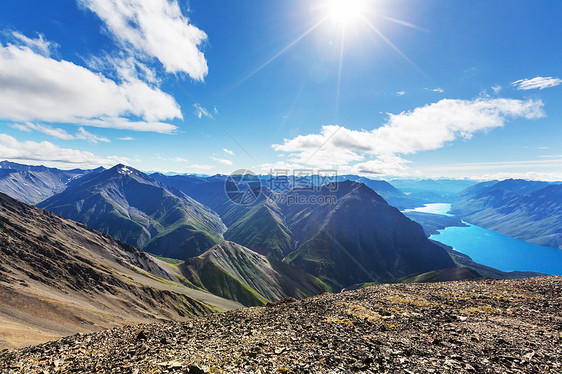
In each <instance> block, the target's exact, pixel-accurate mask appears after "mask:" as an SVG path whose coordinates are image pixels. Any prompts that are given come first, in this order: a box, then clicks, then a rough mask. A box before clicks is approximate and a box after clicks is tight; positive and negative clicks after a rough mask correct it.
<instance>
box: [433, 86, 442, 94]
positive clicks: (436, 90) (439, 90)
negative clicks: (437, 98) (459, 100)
mask: <svg viewBox="0 0 562 374" xmlns="http://www.w3.org/2000/svg"><path fill="white" fill-rule="evenodd" d="M431 91H433V92H437V93H443V92H445V90H444V89H442V88H439V87H437V88H433V89H432V90H431Z"/></svg>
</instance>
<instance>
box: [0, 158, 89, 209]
mask: <svg viewBox="0 0 562 374" xmlns="http://www.w3.org/2000/svg"><path fill="white" fill-rule="evenodd" d="M90 172H91V171H90V170H80V169H74V170H59V169H55V168H48V167H45V166H32V165H22V164H17V163H15V162H9V161H0V192H1V193H5V194H6V195H8V196H10V197H13V198H14V199H17V200H20V201H23V202H24V203H27V204H37V203H39V202H41V201H43V200H45V199H47V198H49V197H51V196H53V195H55V194H57V193H60V192H62V191H64V190H65V189H66V188H67V185H68V184H69V183H71V182H72V181H73V180H76V179H79V178H81V177H82V176H84V175H86V174H88V173H90Z"/></svg>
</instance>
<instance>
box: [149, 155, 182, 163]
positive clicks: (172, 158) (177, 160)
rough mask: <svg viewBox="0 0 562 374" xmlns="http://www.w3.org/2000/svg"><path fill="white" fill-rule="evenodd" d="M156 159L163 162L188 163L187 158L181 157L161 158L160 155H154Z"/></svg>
mask: <svg viewBox="0 0 562 374" xmlns="http://www.w3.org/2000/svg"><path fill="white" fill-rule="evenodd" d="M156 158H157V159H159V160H163V161H171V162H189V160H188V159H187V158H183V157H162V156H160V155H156Z"/></svg>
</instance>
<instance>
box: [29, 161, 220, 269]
mask: <svg viewBox="0 0 562 374" xmlns="http://www.w3.org/2000/svg"><path fill="white" fill-rule="evenodd" d="M38 206H39V207H41V208H44V209H47V210H50V211H52V212H55V213H57V214H60V215H62V216H63V217H66V218H70V219H73V220H76V221H78V222H82V223H84V224H86V225H88V226H89V227H92V228H94V229H96V230H98V231H101V232H103V233H107V234H109V235H111V236H113V237H115V238H117V239H119V240H121V241H123V242H125V243H128V244H131V245H134V246H137V247H139V248H143V249H145V250H147V251H149V252H151V253H155V254H157V255H162V256H165V257H173V258H180V259H187V258H189V257H193V256H197V255H199V254H201V253H203V252H204V251H206V250H207V249H208V248H210V247H212V246H213V245H215V244H216V243H218V242H220V241H222V233H223V232H224V231H225V230H226V227H225V226H224V224H223V223H222V222H221V220H220V218H219V217H218V216H217V215H216V213H214V212H213V211H212V210H210V209H209V208H207V207H205V206H203V205H202V204H200V203H199V202H197V201H195V200H193V199H192V198H190V197H189V196H187V195H185V194H184V193H182V192H181V191H179V190H176V189H173V188H171V187H168V186H165V185H163V184H162V183H160V182H158V181H156V180H154V179H153V178H151V177H149V176H147V175H146V174H144V173H141V172H140V171H138V170H136V169H133V168H131V167H128V166H125V165H117V166H115V167H113V168H111V169H109V170H106V171H103V172H101V173H97V174H93V175H91V176H86V177H83V178H81V179H80V180H78V181H77V182H76V183H74V184H72V185H71V186H69V187H68V188H67V189H66V190H65V191H63V192H62V193H60V194H58V195H55V196H53V197H51V198H49V199H47V200H45V201H43V202H42V203H40V204H39V205H38Z"/></svg>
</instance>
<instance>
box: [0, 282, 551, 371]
mask: <svg viewBox="0 0 562 374" xmlns="http://www.w3.org/2000/svg"><path fill="white" fill-rule="evenodd" d="M561 308H562V277H544V278H528V279H524V280H509V281H469V282H450V283H434V284H395V285H380V286H373V287H369V288H365V289H361V290H355V291H349V292H344V293H341V294H324V295H320V296H316V297H313V298H310V299H306V300H303V301H293V300H286V301H285V302H282V303H278V304H276V305H272V306H269V307H254V308H248V309H242V310H238V311H233V312H227V313H221V314H215V315H210V316H206V317H201V318H197V319H195V320H193V321H189V322H186V323H165V324H152V325H138V326H131V327H127V328H121V329H112V330H109V331H104V332H99V333H94V334H89V335H74V336H71V337H67V338H64V339H62V340H59V341H57V342H52V343H47V344H43V345H40V346H35V347H30V348H25V349H22V350H16V351H4V352H2V353H0V368H3V369H4V370H5V372H8V373H10V372H22V373H23V372H25V373H43V372H61V373H70V372H82V373H91V372H97V373H274V372H277V373H351V372H360V373H381V372H382V373H387V372H397V373H398V372H400V373H419V372H427V373H559V372H561V371H562V351H561V349H560V347H561V343H562V337H561V328H562V313H561Z"/></svg>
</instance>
